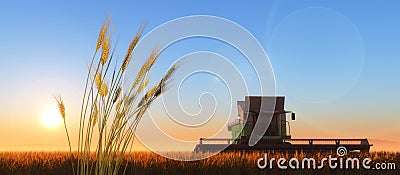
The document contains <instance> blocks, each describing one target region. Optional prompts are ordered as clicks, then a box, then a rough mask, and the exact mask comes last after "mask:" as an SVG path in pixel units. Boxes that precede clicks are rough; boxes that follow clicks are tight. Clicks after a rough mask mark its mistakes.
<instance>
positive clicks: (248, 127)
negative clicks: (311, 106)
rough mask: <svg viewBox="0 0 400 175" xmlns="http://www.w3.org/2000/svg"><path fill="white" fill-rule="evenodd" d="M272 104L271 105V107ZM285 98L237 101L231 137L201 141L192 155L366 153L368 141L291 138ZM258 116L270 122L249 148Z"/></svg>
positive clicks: (257, 98) (258, 97)
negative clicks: (264, 106)
mask: <svg viewBox="0 0 400 175" xmlns="http://www.w3.org/2000/svg"><path fill="white" fill-rule="evenodd" d="M274 103H275V105H271V104H274ZM261 105H268V106H275V107H274V109H272V110H268V109H267V111H262V110H261V108H262V109H265V108H263V107H261ZM284 106H285V97H283V96H276V97H275V96H274V97H270V96H269V97H265V96H246V97H245V101H238V102H237V107H238V115H239V119H236V120H235V121H233V122H231V123H229V124H228V131H231V134H232V138H230V139H223V138H221V139H218V138H200V143H199V144H197V145H196V147H195V149H194V151H195V152H214V151H220V150H224V151H288V152H293V151H304V152H309V151H321V152H324V151H336V149H337V148H339V147H340V146H344V147H345V148H346V149H347V150H348V151H361V152H368V151H369V150H370V147H371V146H372V144H369V142H368V139H292V138H291V135H290V124H289V121H287V116H288V115H289V116H290V118H291V119H292V120H295V118H296V115H295V113H294V112H292V111H286V110H285V109H284ZM259 117H272V119H271V122H270V124H269V126H265V127H268V129H267V130H266V132H265V133H264V135H262V136H261V140H259V141H258V142H257V143H256V144H255V145H253V146H249V144H248V143H249V139H250V136H251V134H252V132H253V129H254V127H255V125H256V123H257V120H258V118H259Z"/></svg>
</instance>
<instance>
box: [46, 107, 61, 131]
mask: <svg viewBox="0 0 400 175" xmlns="http://www.w3.org/2000/svg"><path fill="white" fill-rule="evenodd" d="M61 119H62V117H61V115H60V113H59V112H58V110H57V109H53V108H49V109H46V110H44V111H43V114H42V122H43V125H44V126H46V127H49V128H53V127H56V126H58V125H59V124H60V123H61Z"/></svg>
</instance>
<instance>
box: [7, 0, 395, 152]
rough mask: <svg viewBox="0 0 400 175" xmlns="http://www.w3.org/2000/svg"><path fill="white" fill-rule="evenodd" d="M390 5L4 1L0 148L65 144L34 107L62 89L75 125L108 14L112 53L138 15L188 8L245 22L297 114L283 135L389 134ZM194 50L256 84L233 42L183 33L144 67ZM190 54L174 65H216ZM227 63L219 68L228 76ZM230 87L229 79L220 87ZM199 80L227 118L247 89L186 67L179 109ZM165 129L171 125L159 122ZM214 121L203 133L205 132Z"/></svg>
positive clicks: (303, 0) (192, 104)
mask: <svg viewBox="0 0 400 175" xmlns="http://www.w3.org/2000/svg"><path fill="white" fill-rule="evenodd" d="M399 6H400V3H399V2H398V1H394V0H393V1H380V2H378V1H365V0H357V1H356V0H355V1H346V0H332V1H328V0H321V1H308V0H297V1H267V2H261V1H256V2H253V3H248V2H230V1H229V2H228V1H201V2H179V3H165V2H164V1H158V2H155V1H154V2H152V3H147V2H145V1H142V2H130V3H122V2H118V3H117V2H104V1H101V2H95V1H90V2H87V1H85V2H79V1H75V2H72V1H68V2H54V1H48V2H46V1H40V3H38V2H31V1H25V2H24V1H10V2H3V3H2V4H1V5H0V16H1V17H0V23H1V28H0V38H1V42H2V44H1V47H0V51H1V56H0V80H1V82H2V85H1V86H0V97H1V100H0V150H65V149H67V143H66V138H65V134H64V130H63V129H64V128H63V127H62V125H59V126H57V127H54V128H49V127H46V126H44V124H43V121H42V116H43V113H44V112H45V111H48V110H51V109H56V104H55V101H54V99H53V98H52V95H53V94H61V95H62V96H63V98H64V101H65V104H66V106H67V114H68V117H70V118H69V120H68V123H67V124H68V125H69V128H70V130H72V133H73V134H72V135H74V132H73V131H74V130H76V129H77V127H78V126H77V124H76V122H77V121H78V114H79V106H80V105H79V103H80V98H81V95H82V90H83V85H84V84H83V83H84V77H85V75H86V65H87V64H88V62H89V59H90V58H91V56H92V54H93V51H94V47H95V44H96V41H97V35H98V32H99V29H100V27H101V25H102V23H103V20H104V19H105V17H106V15H107V14H109V15H110V17H111V19H112V23H113V27H114V37H115V39H117V38H118V40H119V41H118V48H117V49H118V50H119V51H118V52H117V53H116V55H117V56H123V54H124V52H125V49H126V48H127V44H128V43H129V41H130V40H131V38H132V37H133V36H134V34H135V32H136V30H137V28H138V27H139V26H140V23H141V22H147V23H148V26H147V28H146V32H149V31H150V30H152V29H153V28H155V27H157V26H158V25H161V24H163V23H165V22H167V21H169V20H173V19H175V18H178V17H183V16H187V15H214V16H219V17H223V18H226V19H229V20H231V21H234V22H236V23H237V24H239V25H241V26H243V27H244V28H246V29H247V30H248V31H249V32H251V33H252V34H253V35H254V36H255V38H257V39H258V41H259V42H260V43H261V45H262V46H263V47H264V49H265V51H266V53H267V54H268V56H269V59H270V62H271V65H272V67H273V69H274V73H275V78H276V87H277V94H279V95H285V96H286V108H287V109H288V110H293V111H296V113H297V116H298V117H297V118H298V119H297V120H296V121H294V122H292V124H291V127H292V128H291V130H292V133H291V134H292V136H293V137H294V138H310V137H324V138H337V137H339V138H342V137H352V138H369V139H373V140H390V141H394V142H400V135H399V133H400V127H398V125H399V124H400V115H399V114H400V113H399V111H397V109H400V103H399V99H400V92H399V89H400V79H399V78H398V76H399V75H400V69H399V66H400V56H399V50H400V47H399V46H400V35H399V34H398V31H400V23H399V22H398V18H399V17H400V11H399V10H398V7H399ZM199 50H202V51H210V52H216V53H219V54H221V55H224V56H225V57H227V58H228V60H229V61H231V62H232V63H233V64H235V65H236V67H237V69H238V70H239V71H240V73H242V75H243V76H244V77H245V79H246V80H245V81H246V83H247V84H248V86H249V93H250V94H255V95H259V94H257V93H258V92H257V90H256V89H257V87H255V86H256V85H254V84H255V83H257V82H256V81H255V79H254V78H253V75H255V74H254V72H253V71H252V69H251V65H249V64H248V62H246V61H245V59H244V58H242V56H240V55H239V54H238V52H237V51H235V50H234V49H232V47H230V46H229V45H226V43H222V42H219V41H215V40H212V39H206V38H193V39H188V40H184V41H180V42H178V43H175V44H173V45H171V46H170V47H169V48H167V49H166V50H165V51H164V52H163V53H162V55H161V56H160V61H159V62H158V63H157V64H156V65H155V70H154V73H153V75H152V77H154V79H155V81H156V80H157V78H160V77H161V73H163V71H165V70H166V69H167V68H168V67H169V66H170V65H171V64H172V63H173V62H174V61H176V60H177V59H179V58H180V57H182V56H183V55H185V54H188V53H191V52H195V51H199ZM200 59H201V58H198V59H196V58H194V57H191V58H190V59H189V60H188V61H187V62H188V63H187V64H185V65H184V66H183V67H182V70H180V71H181V74H179V75H182V76H183V75H184V72H185V71H190V70H193V69H195V68H198V67H196V66H198V65H199V64H200V65H202V66H206V67H208V68H210V69H218V67H220V66H221V65H222V64H226V63H223V62H218V61H215V62H213V64H207V63H210V61H206V60H207V59H211V60H212V59H214V60H216V59H217V58H213V57H212V56H210V57H209V58H204V59H205V60H200ZM133 62H135V60H133ZM220 64H221V65H220ZM230 71H231V70H229V69H228V70H225V72H224V71H223V72H222V73H221V74H224V73H225V74H228V75H229V74H230V73H232V72H230ZM178 73H179V72H178ZM232 74H234V73H232ZM222 78H226V79H232V77H229V76H225V77H222ZM235 78H236V77H233V79H235ZM176 83H179V82H176ZM253 85H254V86H253ZM238 86H240V82H239V83H237V84H233V87H229V88H232V89H235V88H236V87H238ZM206 91H209V92H214V94H217V95H216V99H217V102H218V105H217V107H218V110H217V111H216V112H217V113H216V115H217V116H219V117H222V118H223V117H224V116H226V115H229V112H231V113H232V114H231V115H230V116H229V117H231V118H234V117H235V116H236V109H235V108H236V107H235V106H234V105H233V109H230V107H231V103H232V102H233V103H234V102H235V101H237V100H243V99H244V95H246V94H244V93H236V94H233V96H232V99H231V98H230V96H229V91H227V89H226V87H225V86H224V84H223V81H221V79H219V78H216V77H215V76H212V75H210V74H196V75H194V76H192V77H191V78H190V79H188V80H187V81H185V83H183V84H182V86H181V93H182V94H181V97H180V100H181V102H182V103H183V104H184V106H183V107H184V109H185V110H187V111H188V112H189V113H196V112H198V111H199V110H200V108H199V106H198V102H199V96H200V94H201V93H203V92H206ZM167 95H168V94H166V96H167ZM209 97H210V96H204V98H201V99H200V102H201V104H204V105H205V106H203V107H204V111H202V112H205V113H206V114H204V115H207V112H209V111H208V110H211V109H212V105H211V106H207V105H209V104H213V101H212V98H209ZM208 100H210V101H208ZM174 104H175V103H174ZM172 109H174V108H173V107H172ZM161 111H162V107H161V106H160V104H155V106H154V107H153V108H151V113H158V114H160V115H162V114H161V113H162V112H161ZM176 115H177V116H179V114H176ZM217 118H218V117H217ZM218 122H220V121H218ZM218 122H217V123H218ZM219 124H223V122H220V123H219ZM164 125H167V124H165V123H164ZM160 127H163V126H160ZM211 128H212V127H211ZM164 129H166V130H168V129H169V130H175V129H176V128H174V127H172V126H171V125H167V126H164ZM213 129H214V130H218V128H216V127H214V128H213ZM213 129H209V130H208V131H205V133H208V134H211V135H212V132H213V131H214V130H213ZM224 129H225V130H226V128H224ZM225 134H228V133H227V132H226V133H225ZM75 135H76V134H75ZM206 135H207V134H206ZM176 136H177V137H182V138H188V139H193V138H195V139H197V138H198V137H199V136H198V135H191V136H187V137H186V136H185V135H184V134H183V135H180V134H177V135H176ZM227 136H229V135H227ZM149 137H150V136H149ZM72 140H74V138H73V139H72ZM75 140H76V139H75ZM399 150H400V147H399Z"/></svg>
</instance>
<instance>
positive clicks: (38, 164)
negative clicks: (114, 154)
mask: <svg viewBox="0 0 400 175" xmlns="http://www.w3.org/2000/svg"><path fill="white" fill-rule="evenodd" d="M173 154H180V153H173ZM185 154H189V153H185ZM69 155H70V154H69V152H0V174H57V175H62V174H72V169H71V165H70V159H69ZM268 155H269V156H270V157H271V158H272V157H274V158H281V157H283V158H286V159H287V160H289V159H290V158H297V159H299V160H300V159H302V158H304V157H308V158H311V157H312V158H315V159H316V160H320V159H322V158H323V157H327V156H328V154H321V153H314V154H308V155H307V154H304V153H295V154H285V153H269V154H268ZM331 155H335V154H331ZM263 156H264V153H241V152H236V153H220V154H217V155H214V156H212V157H210V158H207V159H203V160H198V161H188V162H185V161H176V160H171V159H167V158H165V157H162V156H159V155H157V154H154V153H151V152H133V153H128V154H126V155H125V157H124V159H123V161H122V164H123V165H125V164H126V163H128V166H127V172H126V174H271V173H272V174H321V173H322V174H327V173H328V174H343V173H345V174H348V173H350V174H399V173H400V167H399V165H400V153H399V152H397V153H394V152H371V153H365V154H364V153H362V154H353V155H351V157H359V158H365V157H369V158H371V159H372V162H373V164H372V165H374V163H377V162H393V163H396V170H385V171H383V170H382V171H376V170H365V169H362V168H361V169H359V170H357V169H353V170H340V169H335V170H332V169H329V166H324V168H323V169H320V170H310V169H301V170H292V169H289V170H280V169H278V168H277V167H276V165H274V168H273V169H269V168H266V169H263V170H261V169H259V168H258V167H257V160H258V159H259V158H261V157H263ZM91 157H92V158H91V164H92V165H95V164H94V161H95V157H96V156H95V154H93V155H92V156H91ZM121 173H122V172H121Z"/></svg>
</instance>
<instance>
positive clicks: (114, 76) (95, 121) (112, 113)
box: [56, 18, 177, 174]
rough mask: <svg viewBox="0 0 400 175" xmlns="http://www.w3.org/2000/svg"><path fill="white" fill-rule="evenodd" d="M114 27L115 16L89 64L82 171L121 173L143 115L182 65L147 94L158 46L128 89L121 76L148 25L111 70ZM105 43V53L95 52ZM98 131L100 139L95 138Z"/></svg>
mask: <svg viewBox="0 0 400 175" xmlns="http://www.w3.org/2000/svg"><path fill="white" fill-rule="evenodd" d="M109 26H110V20H109V19H108V18H106V19H105V20H104V23H103V25H102V27H101V30H100V33H99V37H98V41H97V44H96V50H95V53H94V55H93V58H92V60H91V63H90V65H89V68H88V74H87V78H86V83H85V89H84V94H83V98H82V105H81V115H80V120H79V132H78V133H79V134H78V161H77V167H76V170H77V174H119V171H120V166H121V161H122V158H123V155H124V154H125V152H126V151H127V150H128V148H129V150H130V149H131V148H132V141H133V139H134V136H135V130H136V127H137V125H138V123H139V120H140V119H141V118H142V116H143V115H144V114H145V112H146V111H147V110H148V109H149V107H150V106H151V104H152V103H153V102H154V101H155V99H157V98H158V97H159V96H160V95H161V94H162V93H164V92H165V90H166V86H167V84H168V83H169V82H170V79H171V77H172V74H173V73H174V72H175V70H176V67H177V66H173V68H171V69H170V70H169V71H168V72H167V73H166V75H165V76H164V77H163V78H162V79H161V80H160V81H159V82H158V83H157V84H155V85H153V86H152V87H151V88H150V89H149V90H148V91H147V92H144V93H142V92H143V91H144V89H145V88H146V87H147V86H149V82H150V76H147V75H148V72H149V71H150V70H151V68H152V66H153V65H154V63H155V62H156V61H157V59H158V56H159V54H160V51H161V50H160V49H154V50H153V51H152V52H151V54H150V56H149V57H148V58H147V60H146V61H145V63H144V64H143V65H142V66H141V68H140V70H139V73H138V74H137V75H136V77H135V79H134V81H133V82H132V83H131V84H128V85H130V87H127V88H126V89H128V91H127V92H123V91H122V89H125V88H123V87H122V86H123V84H122V77H123V76H124V73H125V72H126V69H127V66H128V64H129V62H130V61H131V57H132V55H133V51H134V49H135V47H136V46H137V44H138V43H139V41H140V38H141V36H142V35H143V31H144V25H142V26H141V27H140V28H139V30H138V31H137V33H136V35H135V36H134V38H133V39H132V41H131V42H130V44H129V47H128V50H127V52H126V55H125V56H124V58H123V60H122V62H121V64H120V67H119V68H118V69H117V66H116V65H117V64H118V62H115V63H113V64H115V66H114V70H113V72H111V73H110V71H109V67H110V65H111V62H112V60H113V55H114V50H113V51H112V52H110V51H111V50H110V48H111V39H112V35H111V34H109ZM100 48H101V54H100V56H99V57H96V54H97V52H98V51H99V50H100ZM96 63H97V64H96ZM118 65H119V64H118ZM107 80H110V81H107ZM96 89H97V90H96ZM138 99H140V100H138ZM56 100H57V104H58V106H59V110H60V113H61V116H62V117H63V119H64V126H65V129H66V132H67V138H68V143H69V147H70V152H71V154H72V149H71V145H70V140H69V135H68V130H67V127H66V123H65V106H64V103H63V101H62V99H61V98H60V97H56ZM132 120H133V121H132ZM130 121H132V122H130ZM110 124H111V125H110ZM95 125H97V128H98V130H94V126H95ZM95 132H98V138H93V137H92V136H93V135H94V133H95ZM92 138H93V139H94V140H92ZM92 141H93V143H94V144H95V145H96V150H95V157H96V159H95V164H94V165H92V164H91V163H90V148H91V145H92ZM126 165H127V164H126ZM73 169H74V168H73ZM125 169H126V166H125ZM74 170H75V169H74ZM74 174H75V172H74Z"/></svg>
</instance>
